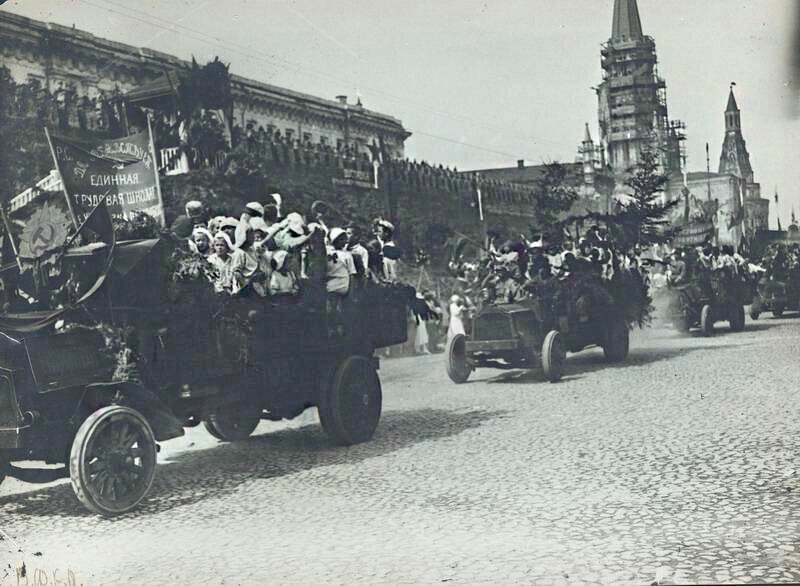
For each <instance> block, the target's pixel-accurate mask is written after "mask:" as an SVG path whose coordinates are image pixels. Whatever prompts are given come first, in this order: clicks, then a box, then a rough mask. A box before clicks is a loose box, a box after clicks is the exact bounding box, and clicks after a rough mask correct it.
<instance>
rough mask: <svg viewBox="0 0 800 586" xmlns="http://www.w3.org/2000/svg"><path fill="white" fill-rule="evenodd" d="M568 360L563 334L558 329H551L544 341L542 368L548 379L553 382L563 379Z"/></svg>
mask: <svg viewBox="0 0 800 586" xmlns="http://www.w3.org/2000/svg"><path fill="white" fill-rule="evenodd" d="M566 360H567V351H566V349H565V348H564V342H563V341H562V339H561V334H560V333H558V332H557V331H556V330H550V331H549V332H548V333H547V335H546V336H545V337H544V342H543V343H542V370H543V371H544V376H545V377H547V380H549V381H550V382H551V383H555V382H558V381H560V380H561V375H562V374H563V373H564V362H566Z"/></svg>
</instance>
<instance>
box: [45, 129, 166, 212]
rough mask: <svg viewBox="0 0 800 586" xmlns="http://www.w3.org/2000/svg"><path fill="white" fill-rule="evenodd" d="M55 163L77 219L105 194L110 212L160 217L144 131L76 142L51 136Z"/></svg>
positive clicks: (158, 202)
mask: <svg viewBox="0 0 800 586" xmlns="http://www.w3.org/2000/svg"><path fill="white" fill-rule="evenodd" d="M52 143H53V152H54V154H55V157H56V164H57V165H58V169H59V171H60V173H61V179H62V181H63V182H64V187H65V190H66V192H67V193H68V194H69V198H70V201H71V202H72V208H73V210H74V211H75V215H76V216H78V221H79V222H82V221H83V219H84V218H85V217H86V215H87V214H88V213H89V212H90V211H92V210H93V209H94V207H95V206H96V205H97V204H98V203H100V200H101V199H102V198H103V197H105V198H106V205H107V206H108V211H109V212H110V213H111V215H112V216H115V217H121V218H125V219H131V218H132V217H133V216H134V215H135V214H136V213H137V212H144V213H146V214H148V215H150V216H153V217H154V218H156V219H157V220H158V221H159V222H160V221H161V218H162V217H163V215H162V214H163V210H162V206H161V198H160V197H159V193H158V187H157V185H158V183H157V181H156V173H158V168H157V166H156V164H155V161H153V157H152V154H151V150H150V138H149V136H148V134H147V132H140V133H137V134H131V135H130V136H126V137H123V138H115V139H110V140H108V139H105V140H93V141H92V142H81V141H76V140H73V139H66V138H63V137H59V136H53V137H52Z"/></svg>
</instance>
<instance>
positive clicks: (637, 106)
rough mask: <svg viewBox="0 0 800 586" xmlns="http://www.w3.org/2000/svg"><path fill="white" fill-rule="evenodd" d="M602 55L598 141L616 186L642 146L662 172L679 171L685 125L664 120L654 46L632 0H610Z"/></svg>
mask: <svg viewBox="0 0 800 586" xmlns="http://www.w3.org/2000/svg"><path fill="white" fill-rule="evenodd" d="M601 56H602V59H601V65H602V68H603V81H602V82H601V83H600V85H599V86H598V87H597V89H596V91H597V97H598V119H599V124H600V140H601V144H603V145H604V148H605V150H606V155H607V156H606V159H607V161H608V164H609V165H610V166H611V169H612V170H613V172H614V175H615V176H616V177H617V178H618V180H617V183H618V185H622V183H623V181H624V177H625V174H626V172H627V171H628V170H629V169H630V168H631V167H632V166H633V165H635V164H636V162H637V160H638V155H639V152H640V151H641V150H642V149H643V148H645V147H650V148H653V149H656V150H657V152H658V153H659V156H660V162H661V167H662V171H663V172H664V173H667V174H669V173H672V172H676V171H680V170H681V167H682V165H681V163H682V159H683V157H684V155H685V153H684V152H683V150H682V146H681V145H682V144H683V141H684V140H685V138H686V125H685V124H684V123H683V122H681V121H679V120H670V118H669V112H668V109H667V86H666V82H665V81H664V80H663V79H662V78H661V77H660V76H659V74H658V59H657V57H656V44H655V41H654V40H653V38H652V37H649V36H646V35H644V34H643V32H642V23H641V19H640V17H639V8H638V5H637V3H636V0H615V2H614V18H613V24H612V33H611V38H610V39H609V40H608V41H607V42H606V43H605V44H604V45H603V49H602V51H601Z"/></svg>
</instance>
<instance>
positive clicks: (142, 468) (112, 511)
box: [69, 405, 156, 516]
mask: <svg viewBox="0 0 800 586" xmlns="http://www.w3.org/2000/svg"><path fill="white" fill-rule="evenodd" d="M155 470H156V441H155V438H154V437H153V430H152V429H151V428H150V424H148V423H147V420H146V419H145V418H144V416H142V414H141V413H139V412H138V411H136V410H134V409H131V408H130V407H122V406H119V405H112V406H110V407H103V408H102V409H100V410H98V411H95V412H94V413H92V414H91V415H90V416H89V417H88V418H87V419H86V421H84V422H83V424H81V426H80V428H78V433H77V434H76V435H75V439H74V440H73V442H72V450H71V451H70V458H69V473H70V479H71V481H72V488H73V490H74V491H75V495H76V496H77V497H78V500H80V501H81V503H82V504H83V505H84V506H85V507H86V508H87V509H89V510H90V511H93V512H95V513H99V514H101V515H106V516H111V515H119V514H122V513H127V512H128V511H130V510H132V509H133V508H134V507H136V505H138V504H139V502H140V501H141V500H142V499H143V498H144V497H145V495H146V494H147V491H148V490H150V485H151V484H152V483H153V476H154V474H155Z"/></svg>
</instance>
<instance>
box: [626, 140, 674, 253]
mask: <svg viewBox="0 0 800 586" xmlns="http://www.w3.org/2000/svg"><path fill="white" fill-rule="evenodd" d="M668 181H669V177H668V176H667V175H665V174H663V173H661V171H660V169H659V160H658V154H657V153H656V152H655V151H654V150H653V148H651V147H645V148H643V149H642V150H641V151H640V152H639V159H638V161H637V162H636V165H634V166H633V167H632V168H631V169H630V170H629V177H628V179H627V180H626V181H625V185H626V186H627V187H629V188H630V189H631V197H630V199H629V200H628V201H627V202H624V203H622V204H621V209H620V211H619V213H618V214H617V215H618V217H619V222H620V224H621V226H622V227H623V230H624V232H625V237H626V240H627V243H628V244H630V245H636V244H639V245H647V244H654V243H659V242H664V241H665V240H666V239H667V238H668V237H669V230H668V229H666V228H667V226H668V224H669V220H668V219H667V215H668V214H669V211H670V210H671V209H672V208H673V207H675V206H676V205H677V204H678V203H679V200H677V199H676V200H673V201H668V202H662V197H661V196H662V194H663V193H664V188H665V186H666V184H667V182H668Z"/></svg>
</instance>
